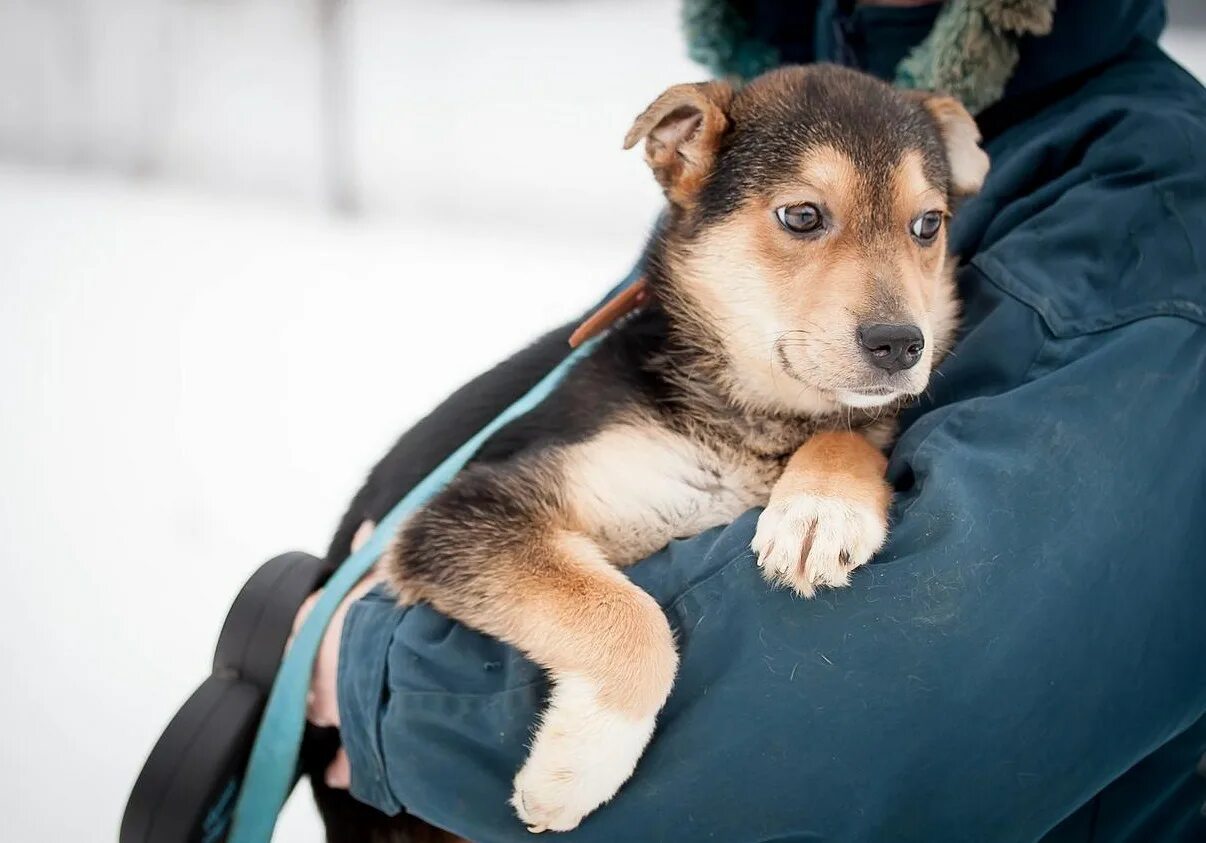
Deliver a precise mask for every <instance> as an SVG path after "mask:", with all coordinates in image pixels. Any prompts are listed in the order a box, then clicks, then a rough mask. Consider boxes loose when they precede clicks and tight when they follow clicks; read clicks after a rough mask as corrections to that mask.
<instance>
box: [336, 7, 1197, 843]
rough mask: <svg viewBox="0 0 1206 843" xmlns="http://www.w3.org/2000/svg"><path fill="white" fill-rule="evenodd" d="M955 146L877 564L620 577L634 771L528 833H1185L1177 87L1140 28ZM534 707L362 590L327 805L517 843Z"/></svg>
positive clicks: (658, 569)
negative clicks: (803, 588)
mask: <svg viewBox="0 0 1206 843" xmlns="http://www.w3.org/2000/svg"><path fill="white" fill-rule="evenodd" d="M1066 5H1067V6H1069V7H1075V6H1076V4H1075V3H1069V4H1066ZM1107 5H1108V4H1107ZM1064 8H1065V5H1064V4H1061V13H1062V10H1063V9H1064ZM1057 28H1058V26H1057ZM1107 28H1108V27H1107ZM988 149H989V152H990V154H991V155H992V157H993V162H994V169H993V171H992V173H991V174H990V176H989V180H988V183H987V184H986V186H985V190H984V191H983V193H982V194H981V195H980V196H979V197H978V198H976V199H974V200H972V201H970V202H969V203H968V204H967V206H966V207H965V208H964V209H963V211H962V212H961V214H960V216H959V217H957V219H956V227H955V229H954V231H953V232H952V238H953V242H954V246H955V248H956V250H957V251H958V252H960V253H961V254H963V255H964V256H965V257H966V258H967V262H966V263H965V265H964V266H963V268H962V269H961V271H960V275H959V280H960V288H961V293H962V295H963V297H964V300H965V309H966V318H965V320H964V325H965V329H964V333H963V335H962V338H961V340H960V342H959V344H958V346H957V347H956V350H955V354H954V355H953V356H952V357H951V358H950V359H948V361H947V362H946V363H945V364H944V365H943V366H942V368H941V370H940V372H939V373H938V374H937V375H936V376H935V378H934V382H933V389H932V390H931V393H930V396H929V398H928V400H927V401H926V402H925V403H924V404H923V405H922V406H920V407H918V408H916V409H915V410H913V411H911V412H910V413H909V414H908V415H907V416H906V418H905V420H904V421H905V428H904V430H903V433H902V435H901V437H900V439H899V441H898V444H897V445H896V447H895V448H894V450H893V452H892V455H891V463H890V467H889V473H890V478H891V480H892V481H893V483H894V484H895V485H896V487H897V489H898V494H897V496H896V500H895V504H894V511H893V519H892V520H893V529H892V534H891V538H890V540H889V544H888V546H887V547H886V548H885V549H884V550H883V551H882V552H881V553H880V554H879V555H878V556H877V557H876V559H875V561H874V562H873V563H872V564H871V565H869V566H867V567H866V568H864V569H862V570H861V571H859V572H857V573H856V575H855V576H854V578H853V583H852V585H851V587H850V588H848V589H844V590H840V591H830V592H825V593H824V594H822V595H821V596H819V597H818V598H816V599H814V600H810V601H803V600H799V599H796V598H794V597H792V596H791V595H789V594H787V593H784V592H782V591H771V590H769V589H768V588H767V587H766V585H765V583H764V582H763V581H762V579H761V578H760V577H759V576H758V573H757V571H756V569H755V567H754V563H753V558H752V556H751V554H750V552H749V551H748V544H749V541H750V538H751V536H752V532H753V527H754V524H755V522H756V518H757V512H750V513H747V514H746V515H745V516H743V517H742V518H741V519H739V520H738V521H736V522H735V523H734V524H732V525H731V526H729V527H727V528H725V529H719V530H714V531H712V532H709V533H707V534H705V535H702V536H699V537H697V538H694V539H691V540H688V541H682V542H676V543H674V544H673V545H672V546H670V547H669V548H667V549H665V550H664V551H662V552H661V553H659V554H657V555H655V556H654V557H652V558H651V559H649V560H647V561H645V562H643V563H641V564H639V565H637V566H635V567H634V568H632V569H630V571H629V574H630V576H632V578H633V579H634V580H635V581H637V582H638V583H639V584H640V585H642V586H643V587H645V588H646V589H648V590H649V591H650V592H651V593H652V594H654V595H655V596H656V597H657V599H658V600H659V602H661V604H662V605H663V606H664V607H665V608H666V611H667V613H668V616H669V617H670V619H671V621H672V623H673V625H674V627H675V629H676V631H677V634H678V641H679V645H680V651H681V653H682V667H681V671H680V674H679V678H678V682H677V685H676V688H675V692H674V694H673V695H672V697H671V699H670V702H669V704H668V706H667V708H666V710H665V711H664V713H663V715H662V717H661V718H660V720H659V727H658V732H657V734H656V736H655V738H654V741H653V743H652V744H651V746H650V748H649V750H648V752H647V754H646V755H645V757H644V758H643V759H642V761H641V763H640V765H639V766H638V769H637V772H636V774H635V776H634V778H633V779H632V780H631V782H629V783H628V784H627V785H626V786H625V787H624V788H623V789H622V790H621V792H620V794H619V795H618V797H617V798H616V800H615V801H614V802H613V803H611V804H610V805H607V806H604V807H603V808H602V809H600V810H599V811H598V812H596V813H595V814H593V815H591V816H590V817H588V818H587V819H586V820H585V821H584V823H583V824H582V826H581V827H580V828H578V829H577V830H575V831H573V832H570V833H568V834H566V835H562V836H560V838H559V839H565V840H567V841H600V843H603V842H604V841H606V843H612V842H613V841H629V840H641V841H691V840H703V839H712V840H720V841H739V842H741V843H744V841H751V843H752V841H772V840H773V841H803V840H821V839H824V840H833V841H859V840H892V841H910V840H916V841H928V842H929V843H933V841H945V840H976V841H995V840H1000V841H1015V840H1035V839H1040V838H1045V839H1047V840H1052V841H1064V840H1077V841H1081V840H1094V841H1106V840H1109V841H1149V840H1159V841H1164V840H1201V839H1206V820H1204V819H1203V818H1202V816H1201V814H1200V813H1199V811H1200V807H1201V805H1202V803H1203V801H1204V800H1206V780H1203V778H1202V777H1201V776H1199V775H1198V774H1197V773H1196V772H1195V766H1196V764H1197V762H1198V759H1199V758H1200V757H1201V756H1202V754H1203V752H1204V751H1206V379H1204V375H1206V94H1204V93H1203V91H1202V89H1201V88H1200V86H1198V85H1197V83H1196V82H1194V81H1193V80H1192V79H1190V78H1189V77H1188V76H1187V75H1186V74H1184V73H1183V72H1182V71H1181V70H1180V69H1179V68H1177V67H1176V66H1175V65H1173V64H1172V62H1171V61H1169V60H1168V59H1167V58H1166V57H1164V56H1163V55H1162V54H1161V53H1160V52H1159V50H1158V49H1156V48H1155V47H1154V46H1153V45H1152V44H1150V43H1149V42H1147V41H1145V40H1142V39H1140V40H1137V41H1135V42H1134V43H1133V44H1132V45H1131V46H1130V47H1128V48H1126V50H1125V51H1123V52H1122V54H1120V55H1118V56H1117V57H1116V58H1115V59H1113V60H1112V61H1111V62H1110V63H1108V64H1107V65H1106V66H1103V67H1099V68H1097V70H1096V71H1095V72H1094V73H1093V74H1092V75H1091V76H1090V77H1088V78H1086V79H1084V80H1078V81H1076V82H1075V84H1074V85H1073V86H1072V87H1071V89H1069V90H1067V91H1063V92H1061V95H1060V96H1059V97H1058V99H1055V100H1053V101H1051V102H1050V103H1049V104H1047V105H1045V106H1041V107H1040V106H1036V107H1035V109H1034V110H1033V112H1029V113H1022V112H1019V113H1018V114H1017V115H1016V116H1015V118H1014V119H1013V120H1012V121H1011V122H1009V123H1008V125H1007V126H1006V127H1005V128H1003V129H1002V130H1000V131H998V132H997V133H996V134H995V135H994V136H993V137H992V138H991V139H990V141H989V143H988ZM544 692H545V685H544V683H543V680H542V679H541V677H540V675H539V673H538V671H537V670H536V669H535V668H534V667H533V666H532V665H531V664H530V663H528V662H527V661H526V660H524V659H523V658H521V657H520V656H518V655H517V654H516V653H515V652H514V651H512V650H510V649H509V648H507V647H504V646H502V645H499V644H497V643H496V642H493V641H491V640H489V639H486V638H484V637H482V636H480V635H478V634H476V633H474V632H472V631H470V630H467V629H465V628H463V627H461V626H459V625H457V624H454V623H452V622H450V621H448V620H447V619H445V618H443V617H441V616H439V615H438V614H436V613H435V612H434V611H432V610H431V609H430V608H428V607H424V606H420V607H416V608H413V609H410V610H406V611H402V610H400V609H397V608H395V607H394V606H393V605H392V604H391V603H390V602H389V599H388V597H386V596H384V595H382V594H380V593H376V594H374V595H371V596H370V597H369V598H367V599H366V600H364V601H362V602H361V603H359V604H357V605H356V606H355V607H353V609H352V612H351V614H350V615H349V620H348V624H347V626H346V627H345V635H344V642H343V654H342V662H341V669H340V707H341V715H342V719H343V726H342V731H343V733H344V739H345V742H346V743H347V746H348V748H349V751H350V752H351V759H352V779H353V792H354V793H355V794H356V795H357V796H358V797H360V798H362V799H364V800H366V801H368V802H370V803H371V804H374V805H376V806H378V807H380V808H382V809H383V810H386V811H396V810H398V808H399V807H400V806H402V805H404V806H406V809H407V810H409V811H411V812H412V813H415V814H418V815H419V816H422V817H424V818H426V819H428V820H430V821H432V822H434V823H436V824H438V825H441V826H444V827H446V828H449V829H451V830H453V831H456V832H458V833H460V834H462V835H464V836H466V837H468V838H469V839H472V840H475V841H480V842H481V843H488V841H502V840H516V841H518V840H524V841H527V840H530V836H529V834H528V832H527V831H526V830H525V829H524V828H523V826H522V825H521V824H520V823H519V822H518V821H517V820H516V819H515V818H514V816H513V815H512V814H511V811H510V809H509V807H508V806H507V804H506V802H507V798H508V796H509V792H510V782H511V778H512V776H513V775H514V772H515V771H516V770H517V769H518V767H519V765H520V763H521V761H522V759H523V756H524V754H525V752H526V738H527V736H528V734H529V732H530V729H531V727H532V724H533V722H534V719H535V716H536V713H537V712H538V711H539V709H540V705H541V700H542V698H543V694H544ZM378 764H379V766H378Z"/></svg>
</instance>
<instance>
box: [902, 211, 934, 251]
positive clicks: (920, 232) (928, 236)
mask: <svg viewBox="0 0 1206 843" xmlns="http://www.w3.org/2000/svg"><path fill="white" fill-rule="evenodd" d="M940 228H942V212H941V211H926V212H925V213H924V214H922V215H921V216H919V217H918V218H917V219H915V220H913V224H912V225H911V226H910V227H909V230H910V231H912V232H913V236H914V237H916V238H917V242H918V243H920V244H921V245H923V246H928V245H930V244H931V243H933V242H934V238H935V237H937V236H938V230H939V229H940Z"/></svg>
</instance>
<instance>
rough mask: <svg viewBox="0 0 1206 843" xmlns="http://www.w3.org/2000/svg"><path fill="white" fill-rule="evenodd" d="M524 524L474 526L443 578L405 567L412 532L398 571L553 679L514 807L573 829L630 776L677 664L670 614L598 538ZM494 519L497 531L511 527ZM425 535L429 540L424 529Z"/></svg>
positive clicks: (412, 590) (410, 585)
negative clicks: (613, 562)
mask: <svg viewBox="0 0 1206 843" xmlns="http://www.w3.org/2000/svg"><path fill="white" fill-rule="evenodd" d="M512 500H513V499H512ZM433 516H434V517H439V516H440V513H439V511H438V510H437V511H436V512H434V513H433ZM524 521H527V519H526V518H525V519H522V520H521V521H520V522H518V523H517V522H514V521H512V522H510V523H508V524H507V525H506V529H505V532H506V533H512V532H513V537H512V536H504V535H503V534H502V532H494V534H493V535H486V534H479V535H477V536H476V537H475V536H473V535H472V533H473V532H474V530H475V529H477V530H481V529H482V528H481V527H480V526H479V527H477V528H473V527H469V526H468V525H466V530H467V532H468V533H469V534H467V535H465V537H464V538H465V539H466V540H467V543H466V544H462V545H461V548H460V553H459V554H458V559H457V561H456V563H455V564H456V569H455V571H449V570H444V571H443V572H442V574H441V575H440V576H438V577H434V578H428V577H425V576H424V569H425V568H426V567H427V565H426V564H419V565H414V564H407V563H405V562H402V561H401V560H402V559H403V558H405V555H406V554H407V553H420V552H422V546H421V545H417V544H410V543H409V542H407V541H406V540H405V539H406V537H407V533H408V532H410V531H409V530H408V531H404V533H403V541H402V542H401V543H400V546H399V547H398V548H397V553H395V554H394V558H393V559H391V569H392V576H394V577H395V579H396V580H400V581H401V583H403V584H404V585H405V587H406V590H407V592H408V594H409V595H410V596H412V597H418V598H421V599H425V600H428V601H430V602H431V603H432V604H433V605H435V606H436V608H438V609H440V610H441V611H443V612H445V613H446V614H449V615H451V616H453V617H455V618H457V619H458V620H460V621H462V622H464V623H466V624H468V625H470V626H473V627H475V628H477V629H479V630H481V631H482V632H485V633H487V634H489V635H493V636H495V637H497V638H499V639H501V640H503V641H506V642H508V643H510V644H512V645H514V646H516V647H518V648H519V649H520V650H522V651H523V652H524V653H525V654H526V655H527V656H528V657H529V658H531V659H532V660H533V661H535V662H536V663H537V664H539V665H541V666H542V667H544V668H545V669H546V670H547V671H548V672H549V675H550V678H551V679H552V682H553V688H552V694H551V697H550V700H549V705H548V708H547V709H546V711H545V712H544V714H543V716H542V717H541V722H540V725H539V727H538V728H537V730H536V734H535V737H534V739H533V741H532V747H531V753H530V755H529V756H528V759H527V761H526V762H525V764H524V765H523V767H522V769H521V770H520V771H519V773H518V775H517V776H516V777H515V782H514V794H513V796H512V800H511V802H512V805H513V806H514V808H515V811H516V813H518V815H519V817H520V819H521V820H523V821H524V823H526V824H527V825H528V827H529V828H530V829H531V830H532V831H544V830H546V829H549V830H555V831H565V830H568V829H571V828H573V827H574V826H576V825H577V824H578V823H579V822H580V821H581V820H582V818H583V817H584V816H586V815H587V814H588V813H590V812H591V811H593V810H594V809H595V808H597V807H598V806H599V805H601V804H603V803H604V802H606V801H607V800H609V799H610V798H611V797H612V796H614V795H615V793H616V791H617V790H618V789H619V788H620V785H622V784H623V783H624V782H625V781H626V780H627V779H628V777H629V776H631V775H632V772H633V769H634V768H635V767H636V763H637V760H638V759H639V758H640V756H641V753H642V752H643V751H644V748H645V745H646V744H647V743H648V742H649V738H650V736H651V734H652V732H653V723H654V717H655V715H656V714H657V712H658V710H659V709H660V708H661V707H662V704H663V703H664V702H665V700H666V697H667V696H668V695H669V693H670V686H671V684H672V683H673V681H674V673H675V669H676V667H677V660H678V658H677V655H676V653H675V650H674V641H673V636H672V634H671V631H670V627H669V624H668V623H667V622H666V618H665V615H664V614H663V613H662V611H661V608H660V607H659V606H658V605H657V603H656V602H655V601H654V600H653V598H651V597H650V596H649V595H648V594H646V593H645V592H644V591H642V590H641V589H639V588H637V587H636V586H635V585H633V584H632V583H631V582H630V581H629V580H628V579H627V578H626V577H625V576H624V575H623V574H621V573H620V572H619V571H617V570H616V569H615V568H613V567H611V566H610V565H609V564H608V563H607V560H606V559H605V558H604V556H603V553H602V552H601V551H600V550H599V548H598V546H597V545H596V544H595V543H594V542H593V541H591V540H590V539H589V538H587V537H586V536H584V535H583V534H581V533H577V532H574V531H572V530H570V529H567V528H565V527H563V526H561V525H560V524H558V523H556V522H553V523H550V522H549V521H547V520H546V521H545V522H544V523H543V525H541V524H538V523H533V522H528V523H527V524H524V523H523V522H524ZM481 523H483V522H478V524H479V525H480V524H481ZM494 523H495V524H496V525H497V526H496V527H493V528H490V529H491V530H499V529H500V528H502V525H503V523H505V522H494ZM416 532H417V533H418V534H420V535H421V534H423V533H427V534H428V535H430V532H429V530H428V529H426V528H424V527H423V525H422V524H418V525H416ZM408 545H409V547H408ZM429 547H430V543H429Z"/></svg>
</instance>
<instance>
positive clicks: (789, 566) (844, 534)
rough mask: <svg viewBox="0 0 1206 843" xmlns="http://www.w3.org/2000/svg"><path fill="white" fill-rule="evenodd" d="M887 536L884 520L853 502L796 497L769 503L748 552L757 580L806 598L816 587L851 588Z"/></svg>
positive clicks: (875, 512)
mask: <svg viewBox="0 0 1206 843" xmlns="http://www.w3.org/2000/svg"><path fill="white" fill-rule="evenodd" d="M887 535H888V519H887V515H886V514H885V513H884V512H882V511H880V510H878V509H876V508H875V507H873V506H869V505H867V504H865V503H861V502H858V501H854V500H848V499H845V498H838V497H823V496H821V495H814V494H809V493H796V494H792V495H785V496H782V497H780V498H775V497H774V496H772V498H771V501H770V504H769V505H768V506H767V507H766V509H765V510H763V512H762V515H761V516H760V517H759V518H758V529H757V531H756V532H755V534H754V541H753V542H752V543H751V545H750V546H751V548H752V549H753V551H754V553H755V554H757V556H758V567H759V568H761V569H762V576H764V577H765V578H766V579H767V581H768V582H770V583H771V584H772V585H776V586H782V585H786V586H790V587H791V588H792V589H793V590H794V591H795V592H796V593H797V594H799V595H801V596H803V597H811V596H812V595H813V594H814V593H815V592H816V589H817V588H818V587H820V586H831V587H838V586H843V585H849V584H850V572H851V571H853V570H854V569H855V568H857V567H859V566H860V565H862V564H864V563H866V561H867V560H868V559H870V558H871V555H872V554H873V553H875V551H877V550H879V548H880V547H882V546H883V543H884V539H885V538H887Z"/></svg>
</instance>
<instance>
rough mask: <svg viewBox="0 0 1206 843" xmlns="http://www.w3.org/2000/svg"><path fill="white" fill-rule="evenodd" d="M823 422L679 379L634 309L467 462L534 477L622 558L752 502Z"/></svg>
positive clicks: (657, 330) (660, 340) (572, 519)
mask: <svg viewBox="0 0 1206 843" xmlns="http://www.w3.org/2000/svg"><path fill="white" fill-rule="evenodd" d="M830 421H833V420H830ZM824 426H826V424H825V420H818V419H801V418H792V417H785V416H768V415H751V414H748V413H744V412H741V411H739V410H737V409H736V408H734V407H733V406H732V405H730V404H728V403H727V402H725V401H724V400H722V399H720V398H719V397H718V395H717V393H716V392H715V391H714V390H712V389H711V388H709V387H708V386H707V382H706V381H705V380H703V379H702V378H698V377H684V376H683V375H682V369H681V368H676V366H675V365H674V362H673V355H671V354H668V353H666V349H665V325H664V323H662V322H661V321H660V320H658V319H657V317H656V316H645V317H639V318H638V319H636V320H633V321H631V322H629V323H628V324H627V325H625V326H624V328H623V329H621V330H619V331H615V332H614V333H613V334H611V335H609V336H608V337H606V338H605V339H604V341H603V342H602V343H601V344H600V346H599V347H598V348H597V349H596V350H595V351H594V352H593V353H592V354H591V355H590V356H589V357H587V358H586V359H585V360H584V361H582V362H581V363H580V364H579V365H578V366H577V367H575V369H574V370H573V371H572V372H571V373H570V374H569V376H568V377H567V379H566V380H565V381H564V382H563V383H562V384H561V386H559V387H558V389H557V390H555V391H554V393H553V395H552V396H550V398H549V399H548V400H546V401H545V402H544V403H542V404H541V405H540V406H539V407H538V408H537V409H536V410H534V411H533V412H532V413H530V414H529V415H528V416H526V417H524V418H523V419H521V420H520V421H519V422H517V423H515V424H513V425H512V426H510V427H509V428H506V429H504V430H503V431H501V432H500V434H499V435H498V436H496V437H495V439H494V440H492V442H491V443H490V444H488V445H487V447H486V448H485V449H484V450H483V452H482V453H481V454H479V456H478V459H479V460H481V461H484V462H488V463H494V464H495V465H500V464H501V467H502V468H503V470H504V471H520V472H522V473H524V474H525V475H527V476H529V477H532V478H533V479H537V478H538V480H537V485H539V486H540V487H541V488H543V489H544V490H546V491H548V492H550V493H551V497H552V498H554V499H556V500H557V501H558V502H559V503H557V504H556V505H555V506H554V508H555V509H557V510H560V515H561V516H562V517H563V518H564V519H565V520H566V522H567V523H565V524H564V526H566V527H568V528H570V529H573V530H575V531H578V532H581V533H585V534H586V535H588V536H589V537H591V538H592V539H594V540H595V541H596V542H597V543H598V544H599V545H600V547H601V549H602V550H603V551H604V553H605V554H606V555H607V558H608V560H609V561H610V562H611V563H612V564H616V565H626V564H629V563H631V562H634V561H636V560H638V559H642V558H644V557H646V556H648V555H649V554H650V553H652V552H654V551H656V550H658V549H660V548H661V547H663V546H665V545H666V543H667V542H669V541H670V540H671V539H674V538H680V537H686V536H692V535H696V534H697V533H700V532H702V531H704V530H706V529H709V528H711V527H715V526H719V525H722V524H727V523H729V522H730V521H732V520H734V519H735V518H736V517H737V516H739V515H741V513H743V512H745V511H746V510H748V509H750V508H751V507H755V506H761V505H764V504H765V503H766V502H767V499H768V497H769V495H770V490H771V487H772V486H773V485H774V484H775V481H776V480H778V478H779V476H780V474H782V472H783V468H784V465H785V464H786V462H787V460H788V458H789V457H790V456H791V455H792V454H793V453H794V452H795V450H796V449H797V448H799V446H800V445H801V444H803V442H804V441H805V440H806V439H807V438H808V437H809V436H810V435H812V433H814V432H815V431H816V430H817V429H818V428H820V427H824ZM508 467H509V468H508Z"/></svg>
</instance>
